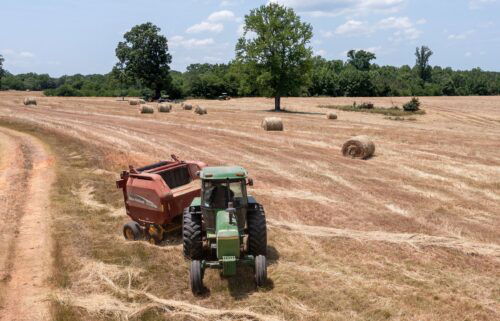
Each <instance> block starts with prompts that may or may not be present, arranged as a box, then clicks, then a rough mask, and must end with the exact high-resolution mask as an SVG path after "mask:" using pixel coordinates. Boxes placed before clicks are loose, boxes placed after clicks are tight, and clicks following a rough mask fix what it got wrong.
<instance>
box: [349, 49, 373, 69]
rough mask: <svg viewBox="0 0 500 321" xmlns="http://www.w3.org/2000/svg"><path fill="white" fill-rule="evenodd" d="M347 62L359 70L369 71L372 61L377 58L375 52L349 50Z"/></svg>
mask: <svg viewBox="0 0 500 321" xmlns="http://www.w3.org/2000/svg"><path fill="white" fill-rule="evenodd" d="M347 58H348V59H347V62H348V63H349V64H351V65H353V66H354V67H355V68H356V69H357V70H361V71H367V70H369V69H370V62H371V61H372V60H375V59H377V57H376V56H375V54H374V53H371V52H369V51H364V50H358V51H356V50H349V52H347Z"/></svg>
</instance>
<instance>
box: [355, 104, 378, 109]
mask: <svg viewBox="0 0 500 321" xmlns="http://www.w3.org/2000/svg"><path fill="white" fill-rule="evenodd" d="M358 108H359V109H373V108H375V106H374V105H373V104H372V103H361V104H360V105H359V106H358Z"/></svg>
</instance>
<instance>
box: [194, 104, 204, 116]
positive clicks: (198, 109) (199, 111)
mask: <svg viewBox="0 0 500 321" xmlns="http://www.w3.org/2000/svg"><path fill="white" fill-rule="evenodd" d="M194 113H195V114H198V115H205V114H206V113H207V109H206V108H205V107H201V106H198V105H197V106H196V107H195V108H194Z"/></svg>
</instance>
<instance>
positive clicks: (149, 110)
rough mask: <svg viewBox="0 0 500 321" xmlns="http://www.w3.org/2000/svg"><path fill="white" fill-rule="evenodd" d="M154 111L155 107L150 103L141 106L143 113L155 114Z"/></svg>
mask: <svg viewBox="0 0 500 321" xmlns="http://www.w3.org/2000/svg"><path fill="white" fill-rule="evenodd" d="M154 112H155V109H154V108H153V107H151V106H148V105H143V106H141V108H140V113H141V114H154Z"/></svg>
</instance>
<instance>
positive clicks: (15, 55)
mask: <svg viewBox="0 0 500 321" xmlns="http://www.w3.org/2000/svg"><path fill="white" fill-rule="evenodd" d="M0 54H2V55H3V56H5V57H6V58H8V59H10V60H19V59H31V58H35V54H34V53H32V52H29V51H19V52H18V51H16V50H14V49H10V48H7V49H2V50H0Z"/></svg>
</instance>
